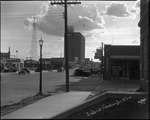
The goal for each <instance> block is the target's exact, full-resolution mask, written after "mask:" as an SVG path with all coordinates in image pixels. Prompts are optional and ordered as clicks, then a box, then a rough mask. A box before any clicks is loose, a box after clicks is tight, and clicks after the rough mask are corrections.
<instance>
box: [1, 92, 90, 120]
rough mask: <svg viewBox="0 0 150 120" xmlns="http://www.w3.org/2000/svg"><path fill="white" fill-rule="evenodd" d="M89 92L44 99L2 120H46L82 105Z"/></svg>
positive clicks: (68, 93)
mask: <svg viewBox="0 0 150 120" xmlns="http://www.w3.org/2000/svg"><path fill="white" fill-rule="evenodd" d="M90 93H91V92H75V91H71V92H67V93H62V94H58V95H54V96H50V97H46V98H44V99H42V100H39V101H37V102H36V103H33V104H31V105H28V106H26V107H24V108H21V109H19V110H17V111H15V112H13V113H10V114H8V115H5V116H3V117H2V119H46V118H50V117H52V116H55V115H56V114H58V113H61V112H63V111H65V110H67V109H70V108H72V107H74V106H76V105H78V104H80V103H82V102H83V101H84V100H85V99H86V98H87V97H88V96H89V95H90Z"/></svg>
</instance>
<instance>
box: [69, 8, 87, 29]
mask: <svg viewBox="0 0 150 120" xmlns="http://www.w3.org/2000/svg"><path fill="white" fill-rule="evenodd" d="M71 8H72V10H73V11H74V13H75V14H76V15H77V17H78V16H79V15H78V14H77V13H76V11H75V10H74V9H73V7H72V6H71ZM79 21H80V22H81V24H82V26H83V27H84V28H85V29H86V30H87V28H86V27H85V25H84V23H83V22H82V21H81V20H79ZM87 31H88V30H87Z"/></svg>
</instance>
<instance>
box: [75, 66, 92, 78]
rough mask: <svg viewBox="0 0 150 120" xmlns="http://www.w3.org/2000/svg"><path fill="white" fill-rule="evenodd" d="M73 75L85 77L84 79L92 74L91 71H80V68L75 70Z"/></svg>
mask: <svg viewBox="0 0 150 120" xmlns="http://www.w3.org/2000/svg"><path fill="white" fill-rule="evenodd" d="M73 75H74V76H84V77H89V76H90V75H91V72H90V71H87V70H86V71H84V70H82V69H79V68H76V69H74V72H73Z"/></svg>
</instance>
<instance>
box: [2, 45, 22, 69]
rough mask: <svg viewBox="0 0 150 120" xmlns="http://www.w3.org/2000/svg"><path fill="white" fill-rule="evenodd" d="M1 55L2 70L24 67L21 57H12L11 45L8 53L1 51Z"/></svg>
mask: <svg viewBox="0 0 150 120" xmlns="http://www.w3.org/2000/svg"><path fill="white" fill-rule="evenodd" d="M0 56H1V64H0V71H3V70H4V69H10V68H14V69H16V70H19V69H20V68H22V67H23V63H22V61H21V60H20V59H19V58H11V54H10V47H9V50H8V52H6V53H2V52H0Z"/></svg>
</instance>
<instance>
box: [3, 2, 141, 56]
mask: <svg viewBox="0 0 150 120" xmlns="http://www.w3.org/2000/svg"><path fill="white" fill-rule="evenodd" d="M139 6H140V5H139V1H122V2H117V1H113V2H112V1H109V2H108V1H94V2H93V1H92V2H90V1H81V4H77V5H72V6H68V26H74V28H75V31H76V32H81V33H82V34H83V35H84V36H85V42H86V44H85V57H86V58H94V51H95V50H96V49H97V48H98V47H100V46H101V42H103V43H104V44H112V45H139V44H140V28H139V27H138V22H139V19H140V8H139ZM63 11H64V7H63V6H62V5H57V6H56V5H53V6H52V5H51V4H50V2H48V1H2V2H1V52H7V51H8V47H10V48H11V55H16V50H17V51H18V57H20V58H22V59H26V57H30V51H31V47H32V46H31V41H32V33H33V31H32V30H33V22H34V21H33V17H36V20H35V22H36V27H37V29H36V38H37V51H38V53H37V54H38V57H39V45H38V41H39V39H40V38H41V37H42V39H43V40H44V45H43V57H45V58H51V57H60V56H62V57H63V54H64V36H63V35H64V19H63Z"/></svg>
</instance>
